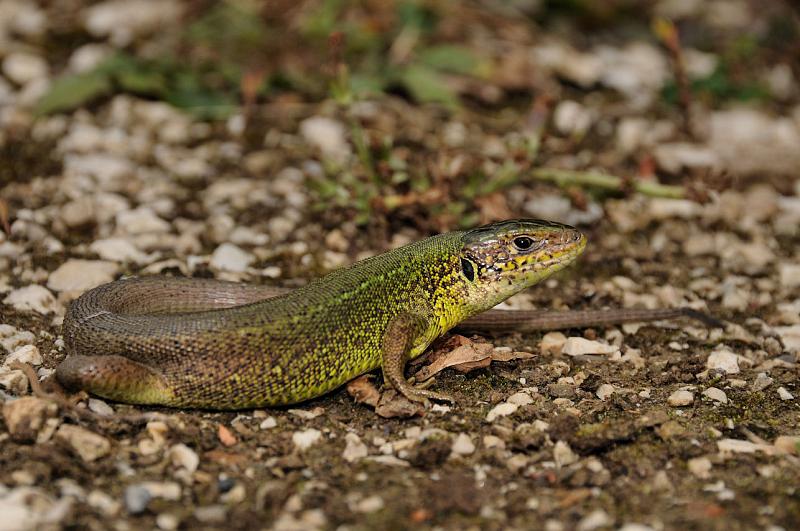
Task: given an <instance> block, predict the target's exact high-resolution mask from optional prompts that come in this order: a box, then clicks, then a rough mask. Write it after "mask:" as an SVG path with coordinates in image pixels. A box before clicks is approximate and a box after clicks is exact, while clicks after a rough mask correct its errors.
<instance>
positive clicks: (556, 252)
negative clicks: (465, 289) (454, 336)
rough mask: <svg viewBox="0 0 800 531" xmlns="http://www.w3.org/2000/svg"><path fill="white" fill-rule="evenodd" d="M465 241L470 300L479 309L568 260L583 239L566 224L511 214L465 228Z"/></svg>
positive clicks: (579, 249) (463, 254)
mask: <svg viewBox="0 0 800 531" xmlns="http://www.w3.org/2000/svg"><path fill="white" fill-rule="evenodd" d="M463 244H464V246H463V248H462V250H461V264H462V270H463V271H462V272H463V274H464V277H465V278H466V279H467V280H468V281H469V284H470V285H471V286H472V287H471V289H470V292H471V293H470V299H471V301H470V302H471V303H472V305H473V307H474V309H476V310H478V311H482V310H484V309H487V308H491V307H492V306H494V305H496V304H498V303H500V302H502V301H503V300H505V299H507V298H508V297H510V296H511V295H513V294H515V293H517V292H519V291H521V290H523V289H525V288H527V287H529V286H532V285H533V284H536V283H537V282H539V281H541V280H543V279H544V278H547V277H548V276H550V275H551V274H553V273H555V272H556V271H559V270H561V269H563V268H564V267H566V266H567V265H569V264H570V263H572V261H573V260H575V258H576V257H577V256H578V255H579V254H580V253H581V252H582V251H583V249H584V247H585V246H586V238H585V237H584V236H583V234H581V233H580V232H579V231H577V230H576V229H574V228H573V227H570V226H569V225H562V224H560V223H554V222H552V221H544V220H538V219H514V220H508V221H501V222H498V223H492V224H490V225H484V226H483V227H478V228H476V229H473V230H470V231H467V232H465V233H464V236H463ZM465 266H466V267H465Z"/></svg>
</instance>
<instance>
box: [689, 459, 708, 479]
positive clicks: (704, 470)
mask: <svg viewBox="0 0 800 531" xmlns="http://www.w3.org/2000/svg"><path fill="white" fill-rule="evenodd" d="M686 467H687V468H688V469H689V472H691V473H692V474H694V475H695V476H697V477H698V478H700V479H708V478H709V477H710V476H711V467H712V464H711V460H710V459H709V458H708V457H695V458H694V459H689V461H687V463H686Z"/></svg>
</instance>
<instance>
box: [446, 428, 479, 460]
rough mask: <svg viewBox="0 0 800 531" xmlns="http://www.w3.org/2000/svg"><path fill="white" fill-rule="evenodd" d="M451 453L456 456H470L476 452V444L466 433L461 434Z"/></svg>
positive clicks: (454, 442) (457, 437)
mask: <svg viewBox="0 0 800 531" xmlns="http://www.w3.org/2000/svg"><path fill="white" fill-rule="evenodd" d="M451 451H452V452H453V453H454V454H455V455H470V454H472V453H473V452H474V451H475V443H473V442H472V439H471V438H470V436H469V435H467V434H466V433H459V434H458V435H457V436H456V439H455V441H453V447H452V448H451Z"/></svg>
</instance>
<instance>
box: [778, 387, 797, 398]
mask: <svg viewBox="0 0 800 531" xmlns="http://www.w3.org/2000/svg"><path fill="white" fill-rule="evenodd" d="M778 396H779V397H781V400H794V395H792V393H790V392H789V391H788V390H787V389H786V388H785V387H778Z"/></svg>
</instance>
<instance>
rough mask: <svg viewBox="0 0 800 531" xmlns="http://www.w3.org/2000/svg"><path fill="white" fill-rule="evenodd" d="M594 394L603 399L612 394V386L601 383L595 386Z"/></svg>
mask: <svg viewBox="0 0 800 531" xmlns="http://www.w3.org/2000/svg"><path fill="white" fill-rule="evenodd" d="M595 394H596V395H597V398H599V399H600V400H605V399H606V398H608V397H610V396H611V395H613V394H614V386H613V385H611V384H603V385H601V386H600V387H598V388H597V391H596V392H595Z"/></svg>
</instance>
